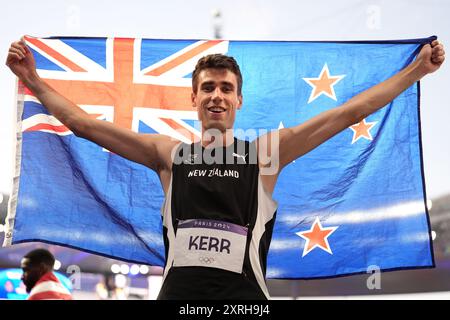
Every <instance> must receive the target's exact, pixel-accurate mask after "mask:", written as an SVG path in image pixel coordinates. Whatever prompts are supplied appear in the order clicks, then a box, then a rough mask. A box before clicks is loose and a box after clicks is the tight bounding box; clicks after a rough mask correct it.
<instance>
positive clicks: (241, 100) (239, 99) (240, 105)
mask: <svg viewBox="0 0 450 320" xmlns="http://www.w3.org/2000/svg"><path fill="white" fill-rule="evenodd" d="M242 102H243V97H242V95H240V96H238V104H237V106H236V109H238V110H239V109H241V107H242Z"/></svg>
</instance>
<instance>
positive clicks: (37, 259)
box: [24, 249, 55, 269]
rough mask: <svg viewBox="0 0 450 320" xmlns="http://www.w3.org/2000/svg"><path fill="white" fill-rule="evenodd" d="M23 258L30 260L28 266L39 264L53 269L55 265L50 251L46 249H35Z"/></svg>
mask: <svg viewBox="0 0 450 320" xmlns="http://www.w3.org/2000/svg"><path fill="white" fill-rule="evenodd" d="M24 258H27V259H28V260H30V265H37V264H39V263H43V264H45V265H46V266H48V267H49V268H52V269H53V266H54V265H55V257H54V256H53V255H52V254H51V252H50V251H48V250H46V249H35V250H32V251H30V252H28V253H27V254H26V255H25V256H24Z"/></svg>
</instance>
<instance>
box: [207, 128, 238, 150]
mask: <svg viewBox="0 0 450 320" xmlns="http://www.w3.org/2000/svg"><path fill="white" fill-rule="evenodd" d="M233 142H234V132H233V129H226V130H225V132H223V131H219V130H218V129H210V130H206V129H204V128H203V130H202V146H203V147H205V148H217V147H223V146H225V147H228V146H229V145H231V144H232V143H233Z"/></svg>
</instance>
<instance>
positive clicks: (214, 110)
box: [208, 106, 226, 113]
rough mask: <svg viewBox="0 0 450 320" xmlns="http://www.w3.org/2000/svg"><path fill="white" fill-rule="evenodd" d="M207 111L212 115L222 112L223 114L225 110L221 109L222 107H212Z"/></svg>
mask: <svg viewBox="0 0 450 320" xmlns="http://www.w3.org/2000/svg"><path fill="white" fill-rule="evenodd" d="M208 111H209V112H212V113H222V112H225V111H226V110H225V108H222V107H217V106H213V107H209V108H208Z"/></svg>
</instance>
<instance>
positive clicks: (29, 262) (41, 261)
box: [21, 249, 72, 300]
mask: <svg viewBox="0 0 450 320" xmlns="http://www.w3.org/2000/svg"><path fill="white" fill-rule="evenodd" d="M54 264H55V257H54V256H53V255H52V254H51V253H50V252H49V251H48V250H46V249H36V250H32V251H30V252H28V253H27V254H26V255H25V256H24V257H23V258H22V261H21V268H22V270H23V275H22V281H23V283H24V284H25V286H26V290H27V292H28V293H29V294H30V295H29V296H28V300H52V299H54V300H72V296H71V294H70V292H69V291H68V290H67V289H66V288H65V287H64V286H63V285H62V284H61V282H59V280H58V279H57V278H56V276H55V275H54V274H53V265H54Z"/></svg>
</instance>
